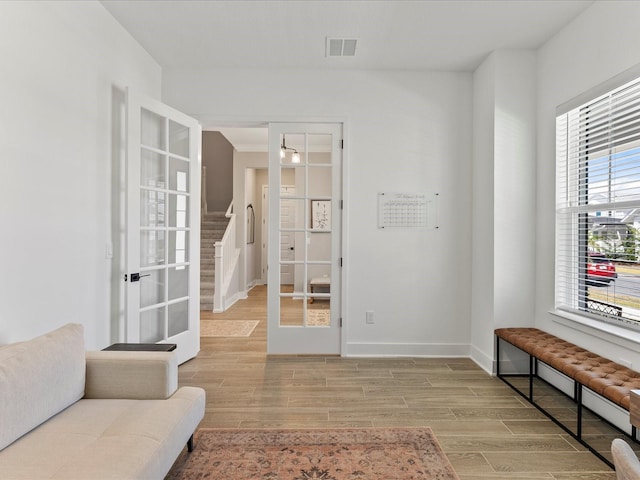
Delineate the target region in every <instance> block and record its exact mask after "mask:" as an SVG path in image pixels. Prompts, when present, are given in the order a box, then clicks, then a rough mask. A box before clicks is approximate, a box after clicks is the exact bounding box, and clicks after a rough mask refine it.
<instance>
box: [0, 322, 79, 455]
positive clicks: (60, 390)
mask: <svg viewBox="0 0 640 480" xmlns="http://www.w3.org/2000/svg"><path fill="white" fill-rule="evenodd" d="M85 369H86V367H85V350H84V333H83V328H82V325H77V324H68V325H65V326H64V327H61V328H59V329H57V330H54V331H52V332H50V333H47V334H45V335H42V336H40V337H36V338H34V339H32V340H29V341H26V342H20V343H14V344H11V345H6V346H4V347H0V450H2V449H3V448H5V447H6V446H7V445H9V444H11V443H12V442H14V441H15V440H16V439H18V438H20V437H21V436H22V435H24V434H25V433H27V432H29V431H30V430H32V429H34V428H35V427H37V426H38V425H40V424H41V423H43V422H44V421H46V420H47V419H49V418H51V417H52V416H53V415H55V414H56V413H58V412H60V411H61V410H64V409H65V408H67V407H68V406H69V405H71V404H73V403H75V402H77V401H78V400H79V399H80V398H82V396H83V395H84V382H85Z"/></svg>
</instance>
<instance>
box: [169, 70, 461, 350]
mask: <svg viewBox="0 0 640 480" xmlns="http://www.w3.org/2000/svg"><path fill="white" fill-rule="evenodd" d="M471 94H472V81H471V75H470V74H467V73H420V72H390V71H354V70H340V71H338V70H327V71H322V72H319V71H316V70H296V71H289V70H282V69H278V70H232V69H224V70H207V71H175V70H168V71H165V72H163V101H165V102H166V103H168V104H170V105H172V106H174V107H176V108H178V109H180V110H183V111H185V112H186V113H189V114H191V115H193V116H196V117H197V118H199V119H200V120H201V121H202V122H203V126H204V127H205V128H206V127H207V125H208V124H209V123H211V124H212V125H214V124H215V125H221V124H222V123H221V121H225V120H227V121H229V122H238V121H253V122H260V121H269V120H273V121H310V120H344V121H345V122H346V128H347V132H348V133H347V136H346V138H345V142H346V144H345V149H346V152H345V158H346V166H345V169H346V177H345V181H346V183H345V190H346V198H345V199H344V200H345V228H346V231H345V242H344V245H343V250H344V257H345V267H344V268H343V270H344V271H345V274H346V284H345V291H346V293H347V295H346V297H345V298H344V312H343V319H344V321H345V323H346V327H345V330H344V331H345V334H346V336H347V337H346V338H347V351H346V352H343V353H344V354H361V355H367V354H422V355H430V354H434V355H437V354H444V355H468V354H469V343H470V338H469V336H470V315H469V314H470V272H471V270H470V265H471V238H470V237H471V235H470V234H471V229H470V224H471V211H470V205H471V192H470V189H471ZM385 191H386V192H426V193H434V192H438V193H440V202H439V223H440V229H439V230H437V231H436V230H409V229H406V230H404V229H399V230H386V231H382V230H380V229H378V228H377V194H378V193H379V192H385ZM367 310H373V311H374V312H375V321H376V323H375V324H374V325H365V311H367Z"/></svg>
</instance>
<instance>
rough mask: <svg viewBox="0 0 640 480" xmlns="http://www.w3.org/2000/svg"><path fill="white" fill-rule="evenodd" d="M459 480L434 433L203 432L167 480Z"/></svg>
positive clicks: (389, 430) (393, 430) (383, 430)
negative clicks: (191, 450)
mask: <svg viewBox="0 0 640 480" xmlns="http://www.w3.org/2000/svg"><path fill="white" fill-rule="evenodd" d="M209 478H210V479H225V480H232V479H233V480H255V479H264V480H409V479H411V480H459V479H458V476H457V475H456V473H455V471H454V470H453V467H452V466H451V464H450V463H449V460H448V459H447V457H446V455H445V454H444V452H443V451H442V449H441V448H440V445H439V444H438V440H437V439H436V437H435V435H434V434H433V432H432V431H431V429H430V428H362V429H334V430H329V429H317V430H315V429H304V430H284V429H277V430H253V429H234V430H229V429H208V428H207V429H200V430H198V431H197V432H196V436H195V449H194V451H193V452H192V453H188V452H186V450H185V451H183V453H182V454H181V455H180V456H179V457H178V460H176V463H175V464H174V465H173V468H172V469H171V471H170V472H169V475H168V476H167V477H166V479H165V480H196V479H209Z"/></svg>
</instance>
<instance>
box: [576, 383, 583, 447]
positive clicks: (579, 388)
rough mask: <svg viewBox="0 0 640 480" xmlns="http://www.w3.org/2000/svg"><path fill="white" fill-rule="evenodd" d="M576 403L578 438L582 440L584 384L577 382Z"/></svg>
mask: <svg viewBox="0 0 640 480" xmlns="http://www.w3.org/2000/svg"><path fill="white" fill-rule="evenodd" d="M576 403H577V404H578V422H577V423H578V425H577V426H576V432H577V433H576V437H577V438H578V440H582V384H581V383H578V382H576Z"/></svg>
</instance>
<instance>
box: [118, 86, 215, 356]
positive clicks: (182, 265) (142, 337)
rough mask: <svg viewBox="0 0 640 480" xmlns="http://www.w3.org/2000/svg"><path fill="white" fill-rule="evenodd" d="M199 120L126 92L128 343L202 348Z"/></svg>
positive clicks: (186, 350)
mask: <svg viewBox="0 0 640 480" xmlns="http://www.w3.org/2000/svg"><path fill="white" fill-rule="evenodd" d="M201 136H202V132H201V128H200V125H199V123H198V121H197V120H195V119H193V118H190V117H188V116H186V115H184V114H183V113H181V112H178V111H177V110H174V109H173V108H171V107H169V106H167V105H164V104H162V103H160V102H157V101H155V100H152V99H148V98H144V97H142V96H140V95H137V94H135V93H133V92H131V91H128V92H127V208H126V212H127V227H126V228H127V231H126V233H127V251H126V259H127V260H126V263H127V273H126V278H125V281H126V296H127V310H126V341H127V342H131V343H175V344H177V349H176V353H177V355H178V361H179V363H183V362H185V361H187V360H188V359H190V358H193V357H195V356H196V354H197V353H198V351H199V349H200V319H199V314H200V307H199V301H200V300H199V276H200V249H199V238H200V145H201Z"/></svg>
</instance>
